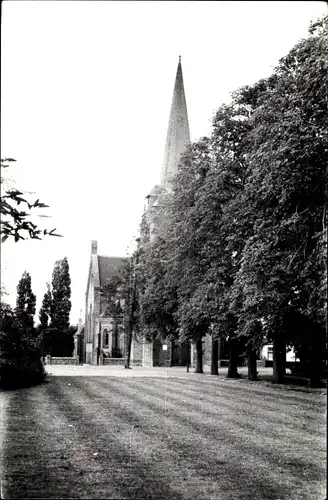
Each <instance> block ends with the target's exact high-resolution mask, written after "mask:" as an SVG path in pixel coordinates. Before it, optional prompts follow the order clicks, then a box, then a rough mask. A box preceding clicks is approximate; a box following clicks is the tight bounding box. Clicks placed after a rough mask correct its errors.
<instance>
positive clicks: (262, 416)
mask: <svg viewBox="0 0 328 500" xmlns="http://www.w3.org/2000/svg"><path fill="white" fill-rule="evenodd" d="M133 380H134V381H135V382H134V383H137V382H139V383H141V384H142V382H141V381H140V380H137V379H133ZM140 387H143V385H142V386H140ZM150 388H151V389H152V390H154V391H156V394H159V393H160V391H165V390H166V394H167V397H171V398H173V399H174V400H176V401H177V402H179V403H183V399H182V394H183V395H184V396H188V403H191V402H192V404H193V405H195V404H196V405H198V406H199V411H201V412H204V413H206V414H209V415H210V414H211V413H212V414H221V413H222V412H223V410H224V411H226V409H229V410H230V411H231V410H233V412H234V414H235V415H234V418H235V421H236V424H241V423H242V418H243V417H244V416H245V413H246V414H247V416H250V417H254V418H256V419H257V421H258V425H259V426H260V427H261V426H262V427H264V429H265V428H266V427H268V425H269V421H270V420H271V419H272V418H274V420H275V424H276V427H278V428H279V426H287V427H290V428H291V430H293V431H294V432H295V433H296V434H298V433H299V432H302V433H303V437H304V438H305V439H306V436H308V439H311V441H312V440H313V438H314V439H315V438H316V437H317V438H318V439H322V430H323V429H325V427H326V426H325V420H326V419H325V414H324V412H323V411H322V412H320V413H319V412H318V410H315V409H314V408H311V409H308V410H307V409H305V408H303V406H302V405H298V406H295V405H293V407H288V408H287V409H286V407H285V405H283V404H280V406H278V404H277V403H276V404H274V403H272V402H269V404H268V406H269V407H267V405H266V404H265V399H264V398H254V399H253V398H252V399H251V398H249V397H248V398H246V397H243V398H242V399H238V401H236V400H235V399H233V398H232V397H231V396H229V395H228V394H226V392H224V391H220V393H216V394H214V395H213V394H210V393H209V392H205V391H201V394H199V393H198V392H197V390H196V388H195V387H194V388H188V386H180V385H176V384H175V382H174V381H172V380H170V381H167V383H165V382H162V380H160V379H157V380H156V381H155V380H153V382H152V385H151V387H150V386H148V385H147V390H149V389H150ZM203 403H205V404H206V406H207V407H206V408H204V407H203V406H202V405H203ZM286 410H287V411H286ZM305 424H306V426H305ZM318 424H319V425H320V424H322V429H321V430H320V428H318Z"/></svg>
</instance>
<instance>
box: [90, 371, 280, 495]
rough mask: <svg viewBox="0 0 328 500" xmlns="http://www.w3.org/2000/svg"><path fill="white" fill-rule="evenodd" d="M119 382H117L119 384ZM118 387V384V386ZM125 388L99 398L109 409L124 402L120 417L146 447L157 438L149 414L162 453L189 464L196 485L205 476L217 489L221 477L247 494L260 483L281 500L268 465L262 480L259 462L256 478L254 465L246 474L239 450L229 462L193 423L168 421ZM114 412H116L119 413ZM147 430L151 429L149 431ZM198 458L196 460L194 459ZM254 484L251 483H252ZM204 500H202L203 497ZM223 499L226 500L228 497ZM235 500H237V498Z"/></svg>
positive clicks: (105, 391)
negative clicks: (129, 395)
mask: <svg viewBox="0 0 328 500" xmlns="http://www.w3.org/2000/svg"><path fill="white" fill-rule="evenodd" d="M112 382H113V381H112ZM115 382H117V380H116V381H115ZM85 384H86V385H87V386H88V387H89V389H86V390H87V392H88V393H89V394H93V393H94V387H93V383H92V381H90V380H87V381H85V382H84V384H83V385H85ZM99 384H100V385H102V383H101V380H99V381H97V385H99ZM114 385H117V384H116V383H115V384H114ZM123 387H124V386H122V387H119V388H118V387H116V388H115V387H114V389H116V390H114V391H112V393H111V394H110V392H111V390H112V389H113V385H112V384H111V385H110V386H106V385H105V386H104V387H103V391H102V392H103V395H102V392H100V391H99V389H98V396H97V398H98V399H101V398H102V397H103V399H104V403H105V401H106V402H107V405H108V404H109V403H110V401H108V400H110V399H111V398H113V401H117V400H118V398H120V399H121V401H120V407H119V409H118V414H123V415H124V416H125V418H128V419H131V423H132V421H133V423H134V425H135V426H136V425H137V428H136V431H135V432H137V433H139V434H140V433H142V435H143V439H142V442H143V443H145V441H147V440H149V434H150V435H153V436H154V432H151V429H150V426H149V424H148V423H147V420H145V417H144V415H145V413H148V415H150V416H151V419H150V421H152V422H154V427H155V429H157V430H158V431H161V440H160V443H159V445H160V449H161V450H162V451H165V453H167V451H168V450H171V452H173V453H174V454H178V456H179V457H180V460H184V461H185V462H187V463H188V468H189V469H190V468H191V469H192V470H194V474H195V479H196V484H197V482H199V481H201V479H202V475H205V476H206V480H207V483H208V484H207V487H208V485H209V481H210V480H211V481H212V483H213V488H215V484H216V481H217V479H218V478H219V477H221V475H222V474H223V476H224V483H226V482H227V480H229V484H230V487H231V488H232V486H233V487H234V488H235V489H236V488H238V485H239V487H244V486H245V488H246V490H247V488H250V485H251V484H253V486H254V481H256V484H257V486H258V487H259V488H260V489H262V490H263V488H265V487H266V494H267V495H269V496H264V497H263V498H278V497H279V495H281V494H282V490H281V488H280V484H279V483H276V484H274V485H273V484H272V482H271V483H270V484H269V482H268V474H267V471H266V469H267V463H265V464H263V465H262V470H263V474H262V477H261V479H260V478H259V477H258V476H259V471H258V462H257V461H256V473H255V474H254V464H253V463H249V464H248V469H247V471H246V470H245V468H247V467H246V466H245V465H243V467H242V468H240V466H239V463H240V453H239V450H238V449H234V450H233V451H232V452H231V451H229V458H228V459H227V457H226V453H227V450H226V449H224V448H223V447H222V449H217V447H216V445H215V443H214V442H213V440H211V441H210V440H208V439H207V438H206V437H205V436H201V439H200V437H199V436H195V435H194V434H191V435H190V431H191V427H190V425H189V422H187V423H185V424H184V425H182V424H181V422H180V421H179V422H178V423H177V422H176V421H174V420H172V418H171V417H169V418H168V419H166V418H165V415H164V413H163V411H162V410H163V408H161V409H159V412H157V411H156V410H154V408H150V405H146V407H145V406H144V402H143V401H142V402H140V401H138V402H136V401H135V400H134V399H129V398H127V397H126V394H122V395H121V396H120V395H119V391H120V390H121V389H122V388H123ZM117 389H118V391H117ZM136 403H137V404H136ZM113 410H114V412H115V409H113ZM121 412H123V413H121ZM139 415H142V417H139ZM165 421H166V422H165ZM145 429H147V431H146V430H145ZM165 429H166V430H167V432H168V433H169V434H171V439H170V438H169V437H167V438H166V439H164V436H165V434H166V431H165ZM149 431H150V432H149ZM172 436H173V437H172ZM225 444H226V443H225ZM213 445H214V449H213ZM156 450H158V447H156ZM195 454H196V456H194V455H195ZM220 454H221V455H220ZM182 466H183V464H182V463H181V462H180V463H179V469H180V470H181V467H182ZM171 474H172V470H171ZM209 474H210V475H209ZM197 478H198V481H197ZM250 480H251V483H249V481H250ZM246 490H245V491H246ZM219 491H220V494H223V491H222V492H221V489H220V488H219ZM243 492H244V489H243ZM227 494H228V497H227V498H229V493H224V495H227ZM243 494H244V493H243ZM271 495H274V496H271ZM277 495H278V496H277ZM187 498H188V497H187ZM193 498H194V497H193ZM200 498H202V496H201V497H200ZM214 498H221V497H220V496H219V497H218V496H215V497H214ZM222 498H226V496H224V497H222ZM232 498H235V497H234V496H233V497H232ZM243 498H254V490H252V493H251V495H250V496H248V495H247V496H245V497H243Z"/></svg>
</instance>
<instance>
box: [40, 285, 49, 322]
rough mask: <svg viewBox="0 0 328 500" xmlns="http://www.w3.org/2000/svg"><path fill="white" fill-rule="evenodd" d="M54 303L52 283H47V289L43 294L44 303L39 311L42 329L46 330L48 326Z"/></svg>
mask: <svg viewBox="0 0 328 500" xmlns="http://www.w3.org/2000/svg"><path fill="white" fill-rule="evenodd" d="M51 304H52V294H51V289H50V284H49V283H47V291H46V293H45V294H44V296H43V300H42V305H41V308H40V312H39V320H40V330H41V331H44V330H46V328H47V327H48V323H49V319H50V311H51Z"/></svg>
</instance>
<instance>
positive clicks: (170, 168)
mask: <svg viewBox="0 0 328 500" xmlns="http://www.w3.org/2000/svg"><path fill="white" fill-rule="evenodd" d="M188 144H190V132H189V122H188V113H187V103H186V97H185V92H184V86H183V76H182V66H181V56H179V64H178V69H177V74H176V78H175V85H174V91H173V99H172V104H171V112H170V119H169V125H168V129H167V136H166V144H165V151H164V161H163V166H162V172H161V181H160V184H161V186H163V187H166V186H167V184H168V182H169V180H170V178H171V176H172V175H173V174H174V173H175V171H176V169H177V166H178V163H179V160H180V156H181V155H182V153H183V152H184V151H185V149H186V146H187V145H188Z"/></svg>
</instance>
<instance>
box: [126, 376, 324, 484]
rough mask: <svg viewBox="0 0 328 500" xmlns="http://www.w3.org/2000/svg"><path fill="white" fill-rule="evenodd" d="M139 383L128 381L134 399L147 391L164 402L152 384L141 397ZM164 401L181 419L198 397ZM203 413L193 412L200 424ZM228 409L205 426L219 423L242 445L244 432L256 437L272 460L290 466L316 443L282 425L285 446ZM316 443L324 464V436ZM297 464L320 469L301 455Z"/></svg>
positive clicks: (260, 449)
mask: <svg viewBox="0 0 328 500" xmlns="http://www.w3.org/2000/svg"><path fill="white" fill-rule="evenodd" d="M138 384H141V382H139V383H138V382H137V381H135V380H134V381H131V384H129V389H131V390H130V392H129V394H130V396H132V397H134V399H138V400H139V401H144V400H145V399H146V398H147V395H148V396H149V397H151V398H152V401H151V404H152V405H153V404H156V405H161V404H162V403H163V399H162V396H160V395H158V393H157V392H156V389H155V390H154V389H153V388H150V387H147V388H146V389H143V391H142V395H141V396H140V397H139V396H138V395H137V394H138V393H137V392H136V391H135V389H136V387H138ZM131 385H133V387H131ZM139 387H140V386H139ZM121 389H122V390H123V391H125V392H126V390H127V386H126V385H124V384H123V385H121ZM129 389H128V390H129ZM164 399H165V398H164ZM165 402H166V407H167V409H170V411H173V412H176V411H177V409H179V414H180V417H179V418H182V419H185V418H186V414H185V410H187V409H188V408H191V407H192V408H194V409H195V406H196V405H197V400H196V399H195V398H189V401H186V402H185V403H184V402H183V401H181V402H180V404H179V407H178V406H177V405H176V404H175V402H170V401H169V399H168V398H166V400H165ZM204 413H205V412H204V411H203V410H202V409H201V408H196V409H195V411H194V413H193V415H194V419H195V418H196V419H197V420H199V421H198V424H197V425H198V426H200V425H201V422H202V420H203V421H204ZM225 413H226V412H225V411H221V412H220V417H219V418H218V419H217V420H216V422H215V424H214V425H213V424H209V423H208V422H207V421H205V422H206V429H207V430H209V428H210V427H211V428H212V430H213V431H215V430H216V429H217V426H220V427H219V428H220V433H222V432H223V431H224V432H226V433H227V434H228V435H230V436H233V437H234V438H235V439H238V443H239V444H238V445H239V446H240V441H245V438H244V436H247V439H246V445H247V446H250V445H255V440H256V448H257V452H258V453H261V455H264V456H267V457H268V458H270V461H276V462H278V463H281V462H283V459H282V457H284V459H285V464H286V466H287V467H288V466H289V465H291V464H292V463H294V462H295V455H298V456H299V454H300V453H301V452H303V453H306V454H307V456H309V452H310V451H311V448H312V447H313V442H311V440H310V439H308V440H304V439H302V436H300V435H298V434H296V433H293V434H292V435H291V432H290V429H289V430H288V432H286V429H283V432H284V433H285V434H286V436H288V437H289V447H287V448H286V446H285V442H284V441H283V440H279V439H277V438H278V437H279V435H276V437H275V438H274V437H272V436H268V435H266V434H265V433H261V432H260V431H259V429H258V426H257V425H256V424H247V423H245V422H243V421H242V420H236V419H234V418H233V414H232V413H231V411H230V413H228V415H225ZM210 417H212V418H213V415H210ZM245 418H246V417H245ZM201 428H202V427H200V429H201ZM245 429H246V431H247V432H246V433H244V432H243V431H244V430H245ZM259 434H261V439H260V440H258V435H259ZM292 438H293V441H292ZM320 445H321V446H320ZM317 446H318V448H317V450H316V460H317V461H321V463H322V464H324V463H325V462H324V461H325V441H324V440H322V441H321V443H320V442H319V441H318V442H317ZM273 450H274V451H273ZM277 453H279V456H278V458H277ZM312 458H313V457H312ZM320 459H321V460H320ZM319 463H320V462H319ZM297 465H298V466H299V467H300V468H301V467H304V468H306V469H307V470H308V471H309V473H311V475H313V476H317V475H318V473H319V470H321V469H320V468H319V467H317V466H316V465H315V464H314V463H312V462H311V461H307V460H304V459H300V458H298V459H297ZM317 469H319V470H317Z"/></svg>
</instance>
